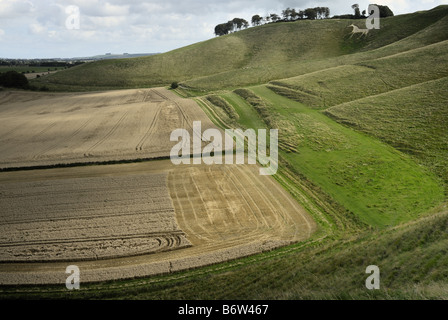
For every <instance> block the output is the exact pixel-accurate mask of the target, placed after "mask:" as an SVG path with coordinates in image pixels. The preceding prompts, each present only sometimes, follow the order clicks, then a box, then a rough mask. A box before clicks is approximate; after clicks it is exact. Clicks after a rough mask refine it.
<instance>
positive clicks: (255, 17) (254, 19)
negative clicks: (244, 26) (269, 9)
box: [251, 14, 263, 27]
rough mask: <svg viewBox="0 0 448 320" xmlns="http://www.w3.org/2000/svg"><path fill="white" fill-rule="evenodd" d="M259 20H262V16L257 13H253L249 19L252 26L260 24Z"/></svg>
mask: <svg viewBox="0 0 448 320" xmlns="http://www.w3.org/2000/svg"><path fill="white" fill-rule="evenodd" d="M261 21H263V18H262V17H260V15H258V14H256V15H254V16H253V17H252V20H251V22H252V25H253V26H254V27H256V26H259V25H260V24H261Z"/></svg>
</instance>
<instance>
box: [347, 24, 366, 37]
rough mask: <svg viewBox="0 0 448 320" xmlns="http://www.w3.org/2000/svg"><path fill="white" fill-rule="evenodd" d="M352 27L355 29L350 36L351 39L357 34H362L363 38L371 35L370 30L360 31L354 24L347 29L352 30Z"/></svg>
mask: <svg viewBox="0 0 448 320" xmlns="http://www.w3.org/2000/svg"><path fill="white" fill-rule="evenodd" d="M350 27H353V30H352V35H351V36H350V38H351V37H353V35H354V34H355V33H361V37H362V36H364V35H365V36H366V37H367V34H368V33H369V29H359V28H358V27H357V26H355V25H354V24H353V23H352V24H351V25H349V26H348V27H347V28H350Z"/></svg>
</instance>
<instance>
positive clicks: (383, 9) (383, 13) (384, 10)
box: [376, 4, 394, 18]
mask: <svg viewBox="0 0 448 320" xmlns="http://www.w3.org/2000/svg"><path fill="white" fill-rule="evenodd" d="M376 6H377V7H378V8H379V9H380V18H387V17H393V16H394V13H393V12H392V10H390V8H389V7H388V6H380V5H378V4H376Z"/></svg>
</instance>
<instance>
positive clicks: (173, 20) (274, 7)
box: [0, 0, 447, 58]
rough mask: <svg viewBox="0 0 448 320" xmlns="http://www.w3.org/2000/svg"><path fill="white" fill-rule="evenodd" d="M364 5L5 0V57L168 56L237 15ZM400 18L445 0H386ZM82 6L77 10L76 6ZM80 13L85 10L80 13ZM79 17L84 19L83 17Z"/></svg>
mask: <svg viewBox="0 0 448 320" xmlns="http://www.w3.org/2000/svg"><path fill="white" fill-rule="evenodd" d="M353 3H359V5H360V8H361V11H362V10H364V9H367V6H368V3H369V1H368V0H367V1H364V0H359V1H358V0H351V1H347V0H335V1H326V0H322V1H319V0H316V1H308V0H274V1H272V0H257V1H249V0H227V1H223V0H176V1H174V0H158V1H152V0H150V1H145V0H139V1H137V0H130V1H129V0H67V1H66V0H0V58H57V57H60V58H70V57H84V56H93V55H99V54H104V53H106V52H111V53H124V52H127V53H153V52H167V51H170V50H172V49H176V48H179V47H183V46H186V45H189V44H192V43H196V42H199V41H203V40H207V39H210V38H212V37H214V35H213V31H214V27H215V26H216V25H217V24H219V23H223V22H227V21H228V20H231V19H233V18H235V17H239V18H244V19H246V20H248V21H249V22H250V19H251V17H252V16H253V15H255V14H259V15H262V16H266V15H267V14H268V13H277V14H281V11H282V10H283V9H285V8H287V7H291V8H295V9H305V8H310V7H317V6H319V7H329V8H330V11H331V15H335V14H345V13H352V11H353V10H352V9H351V5H352V4H353ZM374 3H377V4H382V5H388V6H389V7H390V8H391V9H392V11H393V12H394V13H395V14H403V13H409V12H415V11H419V10H428V9H432V8H433V7H435V6H437V5H440V4H444V3H445V4H446V3H447V1H446V0H445V1H441V0H378V1H374ZM73 6H74V7H73ZM75 8H79V15H77V12H76V10H75ZM77 16H79V25H78V24H77V21H78V19H76V18H75V17H77Z"/></svg>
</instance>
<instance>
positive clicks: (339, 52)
mask: <svg viewBox="0 0 448 320" xmlns="http://www.w3.org/2000/svg"><path fill="white" fill-rule="evenodd" d="M447 14H448V6H440V7H437V8H435V9H433V10H430V11H426V12H423V13H414V14H409V15H404V16H397V17H391V18H386V19H383V20H382V26H383V27H382V28H381V29H380V30H374V31H372V33H371V35H369V37H368V38H367V39H357V38H356V37H353V38H352V39H349V32H350V29H349V28H347V26H348V25H349V24H351V23H352V21H350V20H322V21H297V22H293V23H277V24H270V25H264V26H260V27H256V28H249V29H247V30H243V31H240V32H237V33H234V34H230V35H227V36H223V37H219V38H214V39H211V40H209V41H205V42H201V43H197V44H194V45H191V46H188V47H185V48H181V49H177V50H174V51H171V52H168V53H165V54H160V55H155V56H150V57H141V58H135V59H121V60H107V61H99V62H94V63H89V64H86V65H82V66H79V67H75V68H71V69H70V70H66V71H63V72H59V73H57V74H54V75H50V76H48V77H45V78H44V79H39V80H35V82H36V84H45V85H47V86H48V87H49V88H53V89H60V90H98V89H104V88H130V87H148V86H161V85H168V84H170V83H171V82H173V81H179V82H182V83H183V84H184V85H185V86H189V87H194V88H198V89H201V90H217V89H222V88H237V87H239V86H244V85H251V84H263V83H266V82H268V81H271V80H275V79H282V78H286V77H292V76H295V75H298V74H305V73H308V72H313V71H317V70H323V69H326V68H328V67H335V66H338V65H343V64H347V63H354V61H357V62H360V61H363V60H365V59H372V57H374V56H375V55H376V56H375V57H376V58H378V57H380V56H387V55H389V54H393V53H397V52H402V51H403V50H409V49H410V48H411V47H412V48H416V47H418V46H422V45H424V44H429V43H434V42H437V41H441V40H446V39H447V35H446V32H444V31H443V30H444V24H440V23H439V21H441V20H442V19H444V17H446V16H447ZM445 20H446V19H445ZM432 28H435V29H437V28H438V29H437V30H438V31H437V30H435V31H437V36H431V37H429V38H430V39H427V38H428V37H427V36H424V35H425V30H427V29H432ZM445 30H446V29H445ZM419 33H420V35H418V34H419ZM434 33H435V32H432V31H431V32H429V34H434ZM411 37H415V38H416V39H414V41H411V42H412V43H408V44H406V43H402V44H399V45H398V46H395V45H394V44H396V43H398V42H400V41H399V40H404V39H407V38H411ZM317 39H319V40H317ZM389 46H391V48H387V50H381V49H382V48H386V47H389ZM373 49H376V50H378V51H376V50H373ZM366 50H368V51H366ZM371 51H374V52H373V53H370V52H371ZM355 53H357V54H358V56H356V55H353V54H355ZM372 54H373V55H372Z"/></svg>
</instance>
